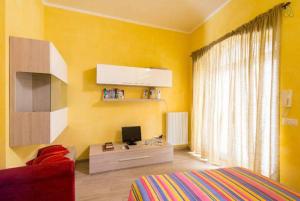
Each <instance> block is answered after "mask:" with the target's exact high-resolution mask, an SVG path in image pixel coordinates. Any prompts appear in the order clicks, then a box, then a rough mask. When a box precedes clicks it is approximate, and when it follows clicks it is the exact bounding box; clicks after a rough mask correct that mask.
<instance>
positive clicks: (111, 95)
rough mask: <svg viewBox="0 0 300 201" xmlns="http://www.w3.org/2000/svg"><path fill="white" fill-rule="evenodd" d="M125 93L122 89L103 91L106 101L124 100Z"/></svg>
mask: <svg viewBox="0 0 300 201" xmlns="http://www.w3.org/2000/svg"><path fill="white" fill-rule="evenodd" d="M124 94H125V92H124V90H121V89H117V88H114V89H106V88H104V89H103V98H104V99H124V97H125V95H124Z"/></svg>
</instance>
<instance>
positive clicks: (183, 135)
mask: <svg viewBox="0 0 300 201" xmlns="http://www.w3.org/2000/svg"><path fill="white" fill-rule="evenodd" d="M167 142H168V143H170V144H172V145H186V144H188V113H187V112H168V113H167Z"/></svg>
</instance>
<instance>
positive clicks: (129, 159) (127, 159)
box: [119, 156, 150, 162]
mask: <svg viewBox="0 0 300 201" xmlns="http://www.w3.org/2000/svg"><path fill="white" fill-rule="evenodd" d="M145 158H150V156H140V157H134V158H125V159H120V160H119V162H125V161H132V160H139V159H145Z"/></svg>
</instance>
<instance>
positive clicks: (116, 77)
mask: <svg viewBox="0 0 300 201" xmlns="http://www.w3.org/2000/svg"><path fill="white" fill-rule="evenodd" d="M97 84H108V85H128V86H149V87H172V71H171V70H167V69H157V68H139V67H127V66H115V65H108V64H98V65H97Z"/></svg>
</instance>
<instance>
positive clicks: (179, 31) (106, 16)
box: [43, 0, 190, 34]
mask: <svg viewBox="0 0 300 201" xmlns="http://www.w3.org/2000/svg"><path fill="white" fill-rule="evenodd" d="M43 4H44V5H45V6H48V7H53V8H59V9H63V10H68V11H73V12H78V13H83V14H87V15H93V16H97V17H103V18H108V19H113V20H117V21H121V22H127V23H131V24H136V25H140V26H145V27H150V28H155V29H162V30H167V31H173V32H178V33H184V34H189V33H190V32H187V31H182V30H178V29H172V28H168V27H162V26H157V25H154V24H149V23H142V22H138V21H135V20H130V19H126V18H121V17H114V16H110V15H104V14H101V13H98V12H93V11H87V10H85V9H79V8H72V7H70V6H63V5H59V4H56V3H50V2H47V0H43Z"/></svg>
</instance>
